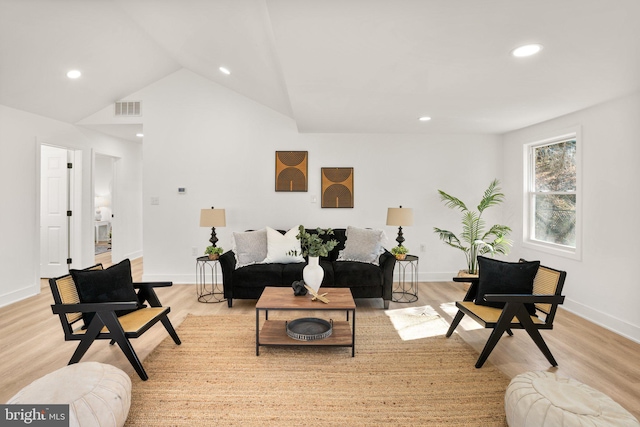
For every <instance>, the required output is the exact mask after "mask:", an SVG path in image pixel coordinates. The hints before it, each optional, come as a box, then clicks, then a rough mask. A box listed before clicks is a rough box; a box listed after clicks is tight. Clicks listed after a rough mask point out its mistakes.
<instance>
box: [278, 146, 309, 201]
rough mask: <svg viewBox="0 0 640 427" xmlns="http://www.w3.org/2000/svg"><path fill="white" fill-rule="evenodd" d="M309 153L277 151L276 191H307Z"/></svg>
mask: <svg viewBox="0 0 640 427" xmlns="http://www.w3.org/2000/svg"><path fill="white" fill-rule="evenodd" d="M308 160H309V153H308V152H307V151H276V191H307V167H308V166H307V165H308Z"/></svg>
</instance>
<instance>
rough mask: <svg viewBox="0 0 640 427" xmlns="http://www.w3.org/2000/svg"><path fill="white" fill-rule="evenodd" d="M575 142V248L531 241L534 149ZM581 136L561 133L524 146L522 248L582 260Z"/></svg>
mask: <svg viewBox="0 0 640 427" xmlns="http://www.w3.org/2000/svg"><path fill="white" fill-rule="evenodd" d="M568 139H575V141H576V191H575V195H576V224H575V229H576V247H575V248H573V247H570V246H566V245H560V244H557V243H551V242H544V241H541V240H535V239H533V238H532V236H533V235H534V226H535V220H534V216H535V212H534V207H535V206H534V202H533V200H534V195H535V192H534V178H535V177H534V166H535V165H534V159H533V153H534V149H535V148H537V147H541V146H545V145H552V144H554V143H559V142H562V141H566V140H568ZM581 152H582V135H581V129H580V128H579V127H577V128H573V129H570V130H566V131H564V132H559V133H558V134H557V135H555V136H552V137H549V138H545V139H540V140H537V141H535V142H531V143H527V144H524V145H523V156H524V162H523V164H524V180H523V182H524V189H523V190H524V191H523V201H524V206H523V227H522V230H523V236H522V239H523V246H524V247H526V248H529V249H534V250H538V251H541V252H546V253H550V254H553V255H558V256H563V257H566V258H571V259H575V260H580V259H581V254H582V160H581V159H582V155H581Z"/></svg>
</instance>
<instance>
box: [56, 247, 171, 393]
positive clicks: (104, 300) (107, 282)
mask: <svg viewBox="0 0 640 427" xmlns="http://www.w3.org/2000/svg"><path fill="white" fill-rule="evenodd" d="M172 285H173V284H172V283H171V282H156V283H133V281H132V279H131V263H130V261H129V260H128V259H126V260H124V261H122V262H120V263H118V264H116V265H113V266H111V267H109V268H107V269H103V268H102V264H97V265H94V266H92V267H89V268H87V269H84V270H71V271H70V274H67V275H65V276H61V277H58V278H53V279H49V286H50V287H51V292H52V294H53V299H54V302H55V304H53V305H52V306H51V309H52V311H53V313H54V314H57V315H58V316H59V317H60V323H61V324H62V330H63V331H64V339H65V341H80V343H79V344H78V347H77V348H76V351H75V352H74V353H73V356H72V357H71V359H70V360H69V365H71V364H73V363H77V362H79V361H80V359H81V358H82V356H84V354H85V353H86V352H87V350H88V349H89V347H90V346H91V345H92V344H93V342H94V341H95V340H104V339H106V340H110V341H111V344H115V343H117V344H118V346H119V347H120V349H122V352H123V353H124V354H125V356H126V357H127V359H128V360H129V362H130V363H131V365H132V366H133V368H134V369H135V371H136V372H137V373H138V375H139V376H140V378H141V379H142V380H145V381H146V380H147V379H148V378H149V376H148V375H147V373H146V372H145V370H144V368H143V366H142V363H141V362H140V360H139V359H138V356H137V354H136V352H135V350H134V349H133V347H132V345H131V343H130V341H129V340H130V339H131V338H138V337H140V336H141V335H142V334H143V333H145V332H146V331H147V330H149V328H151V327H152V326H153V325H155V324H156V323H157V322H161V323H162V324H163V325H164V327H165V329H166V330H167V332H168V333H169V335H170V336H171V338H173V341H174V342H175V343H176V344H180V343H181V341H180V338H179V337H178V334H177V333H176V331H175V329H174V328H173V325H172V324H171V321H170V320H169V317H168V314H169V312H170V311H171V309H170V308H169V307H163V306H162V304H161V303H160V300H159V299H158V296H157V295H156V293H155V291H154V288H156V287H166V286H172Z"/></svg>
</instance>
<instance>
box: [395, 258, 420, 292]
mask: <svg viewBox="0 0 640 427" xmlns="http://www.w3.org/2000/svg"><path fill="white" fill-rule="evenodd" d="M396 265H397V266H398V283H397V284H396V283H394V288H393V292H392V294H391V301H393V302H403V303H404V302H415V301H418V257H417V256H415V255H407V257H406V258H405V259H397V260H396ZM407 276H408V277H407ZM407 279H408V280H407Z"/></svg>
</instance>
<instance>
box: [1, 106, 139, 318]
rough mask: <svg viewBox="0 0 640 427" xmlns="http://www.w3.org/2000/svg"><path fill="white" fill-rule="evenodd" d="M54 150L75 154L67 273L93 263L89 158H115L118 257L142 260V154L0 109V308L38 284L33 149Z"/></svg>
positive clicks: (57, 124)
mask: <svg viewBox="0 0 640 427" xmlns="http://www.w3.org/2000/svg"><path fill="white" fill-rule="evenodd" d="M40 144H48V145H55V146H59V147H63V148H68V149H72V150H78V151H80V152H81V156H82V164H81V165H78V166H80V167H81V170H82V191H81V193H82V196H83V198H82V209H81V212H80V213H79V214H80V215H79V217H80V218H81V221H82V225H81V227H82V236H81V238H80V241H81V244H80V246H81V248H80V250H79V256H78V257H75V258H74V260H73V261H74V262H73V264H72V267H73V268H82V267H86V266H89V265H91V264H92V263H93V260H94V255H93V253H94V252H93V250H94V249H93V230H94V227H93V220H94V215H93V211H92V208H93V198H92V194H93V193H92V185H93V182H92V175H91V173H92V163H93V162H92V159H93V153H94V152H97V153H102V154H107V155H110V156H114V157H118V158H119V160H118V161H117V163H116V174H117V175H118V185H119V187H118V191H117V193H118V194H119V197H120V198H121V199H120V200H119V201H118V205H119V206H121V210H120V211H119V212H120V218H119V219H118V223H119V224H121V225H120V228H121V231H122V233H121V235H122V239H121V241H120V250H119V254H120V255H118V254H116V253H114V257H117V256H120V257H122V258H124V257H131V258H134V257H139V256H141V255H142V231H141V230H142V205H141V198H142V171H141V161H142V157H141V155H142V149H141V146H140V144H138V143H132V142H128V141H124V140H120V139H117V138H113V137H110V136H106V135H104V134H100V133H97V132H94V131H91V130H87V129H83V128H80V127H77V126H73V125H70V124H67V123H62V122H59V121H56V120H52V119H48V118H44V117H41V116H37V115H34V114H30V113H26V112H23V111H19V110H15V109H12V108H8V107H5V106H2V105H0V182H1V183H2V184H1V185H2V209H0V224H2V225H3V232H2V237H0V263H1V264H0V277H2V280H1V281H0V306H4V305H7V304H10V303H12V302H15V301H17V300H20V299H22V298H26V297H28V296H31V295H34V294H37V293H38V292H39V291H40V280H39V270H40V268H39V264H40V259H39V254H40V251H39V247H38V245H39V227H40V224H39V219H38V215H39V214H38V212H39V200H38V195H39V182H38V177H39V169H38V167H39V160H38V158H39V154H40V153H39V147H40Z"/></svg>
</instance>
